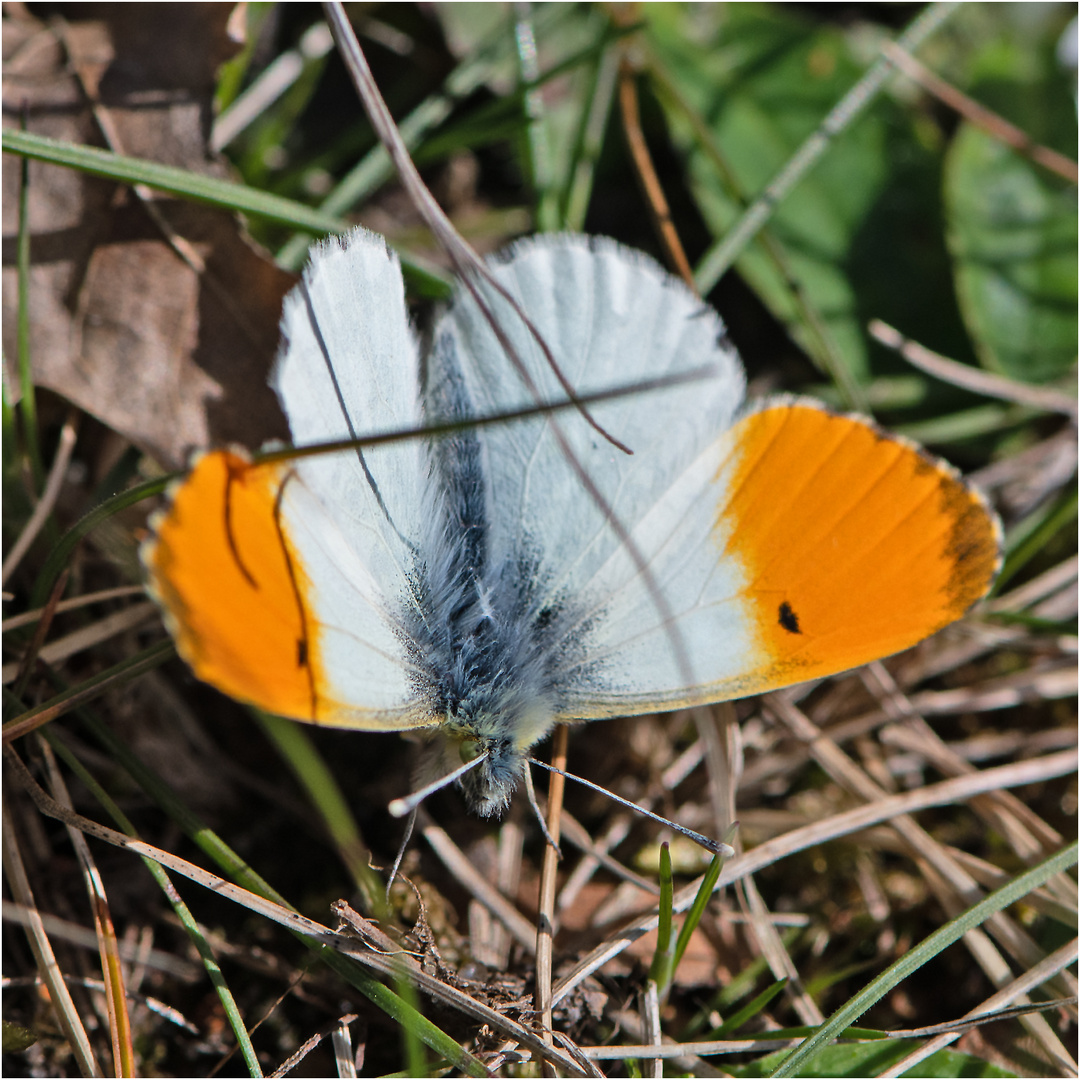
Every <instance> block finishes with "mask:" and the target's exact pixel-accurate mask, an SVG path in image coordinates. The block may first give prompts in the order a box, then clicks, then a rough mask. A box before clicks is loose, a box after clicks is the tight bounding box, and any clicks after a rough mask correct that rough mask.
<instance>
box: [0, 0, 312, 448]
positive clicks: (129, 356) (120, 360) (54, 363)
mask: <svg viewBox="0 0 1080 1080" xmlns="http://www.w3.org/2000/svg"><path fill="white" fill-rule="evenodd" d="M8 10H9V9H7V8H5V11H6V12H7V11H8ZM75 10H77V13H78V19H77V20H72V21H69V22H61V21H59V20H56V21H53V22H51V23H50V24H48V25H46V24H44V23H41V22H38V21H36V20H34V19H31V18H29V17H28V16H27V15H26V13H25V10H24V9H20V8H18V7H13V8H12V9H10V11H11V17H9V18H5V20H4V33H3V48H4V122H5V124H11V123H15V122H17V118H18V116H19V113H20V111H21V109H22V107H23V104H24V103H25V106H26V115H27V124H28V129H29V130H30V131H32V132H36V133H39V134H43V135H48V136H51V137H52V138H57V139H63V140H66V141H69V142H76V143H88V144H91V145H97V146H108V147H110V148H111V149H113V150H116V151H117V152H118V153H124V154H129V155H132V156H136V157H143V158H147V159H151V160H155V161H161V162H164V163H167V164H170V165H175V166H179V167H182V168H186V169H191V170H193V171H196V172H200V173H206V174H209V175H216V176H224V175H226V174H227V172H226V169H225V167H224V165H223V164H222V163H220V162H218V161H215V160H213V159H212V158H211V157H210V156H209V154H208V151H207V135H208V131H209V125H210V119H211V102H212V95H213V89H214V84H215V78H216V72H217V69H218V66H219V65H220V63H221V62H222V61H223V60H225V59H227V58H228V56H229V55H231V53H232V52H233V50H234V49H235V48H236V46H235V43H234V42H232V41H230V39H229V37H228V34H227V32H226V23H227V21H228V18H229V15H230V13H231V11H232V6H231V5H228V4H103V5H84V6H80V7H78V8H77V9H75ZM6 164H7V167H6V168H5V169H4V175H3V184H4V249H3V267H4V269H3V314H4V320H3V330H4V354H5V357H6V358H7V360H8V362H14V361H15V359H16V347H15V346H16V342H15V326H16V320H15V317H14V316H15V311H16V304H17V296H18V288H17V279H16V269H15V254H16V243H17V231H18V216H17V214H18V184H19V169H18V168H17V167H16V163H15V160H14V159H11V158H9V159H8V161H7V162H6ZM29 219H30V231H31V275H30V296H29V312H30V329H31V350H32V352H31V363H32V368H33V372H34V380H35V382H36V383H37V384H38V385H40V386H44V387H47V388H49V389H51V390H55V391H56V392H57V393H60V394H62V395H63V396H64V397H66V398H68V399H69V400H70V401H72V402H74V403H75V404H77V405H79V406H80V407H81V408H83V409H84V410H86V411H87V412H89V413H91V414H92V415H94V416H96V417H98V418H99V419H100V420H102V421H103V422H104V423H105V424H107V425H108V426H109V427H111V428H113V429H114V430H116V431H118V432H120V433H121V434H122V435H124V436H125V437H126V438H128V439H130V440H131V441H132V442H133V443H135V444H136V445H137V446H139V447H140V448H142V449H144V450H146V451H147V452H149V453H151V454H152V455H153V456H154V457H155V458H157V459H158V460H159V461H161V463H162V464H164V465H166V466H169V467H177V466H179V465H182V464H184V462H185V460H186V457H187V454H188V452H189V451H190V450H192V449H194V448H198V447H204V446H208V445H212V444H221V443H226V442H239V443H242V444H244V445H247V446H258V445H260V444H261V443H262V442H263V441H264V440H265V439H267V438H273V437H277V438H287V427H286V425H285V421H284V418H283V417H282V415H281V412H280V410H279V408H278V406H277V402H276V400H275V399H274V396H273V394H272V392H271V391H270V390H269V388H268V387H267V385H266V376H267V373H268V371H269V367H270V364H271V362H272V360H273V357H274V353H275V350H276V347H277V338H278V329H277V324H278V318H279V315H280V309H281V299H282V297H283V296H284V294H285V292H286V291H287V290H288V288H289V287H290V286H291V284H292V283H293V280H294V279H293V278H292V277H291V275H288V274H286V273H284V272H283V271H281V270H279V269H278V268H277V267H276V266H274V264H273V263H272V262H271V261H270V260H269V259H268V258H267V257H266V255H265V254H264V253H262V252H260V251H258V250H256V248H255V247H254V245H252V244H251V243H250V241H248V240H247V239H246V238H245V237H244V235H243V232H242V230H241V228H240V226H239V224H238V223H237V221H236V220H235V219H234V218H233V217H231V216H230V215H229V214H227V213H225V212H223V211H219V210H214V209H211V208H209V207H205V206H201V205H198V204H195V203H187V202H182V201H180V200H176V199H173V198H170V197H166V196H151V197H150V198H149V200H148V201H147V200H143V199H140V197H139V196H138V195H136V193H134V192H133V191H131V190H130V189H129V188H127V187H125V186H122V185H117V184H113V183H111V182H109V181H106V180H100V179H97V178H94V177H88V176H85V175H83V174H81V173H78V172H76V171H74V170H70V169H64V168H59V167H57V166H51V165H45V164H41V163H37V162H31V164H30V192H29Z"/></svg>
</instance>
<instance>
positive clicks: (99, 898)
mask: <svg viewBox="0 0 1080 1080" xmlns="http://www.w3.org/2000/svg"><path fill="white" fill-rule="evenodd" d="M39 747H40V749H41V751H42V753H43V754H44V757H45V761H46V764H47V767H48V771H49V785H50V787H51V788H52V791H53V797H54V798H55V799H56V801H57V802H58V803H59V804H60V805H61V806H64V807H66V808H67V809H68V810H72V803H71V796H70V795H69V794H68V790H67V785H66V784H65V783H64V779H63V776H62V775H61V773H60V770H59V769H58V767H57V763H56V758H55V757H53V754H52V750H51V748H50V747H49V745H48V743H46V742H44V740H42V739H40V737H39ZM68 837H69V839H70V840H71V844H72V846H73V847H74V848H75V854H76V855H77V857H78V860H79V865H80V867H81V868H82V872H83V879H84V881H85V884H86V891H87V893H88V894H89V897H90V906H91V909H92V911H93V913H94V929H95V932H96V935H97V941H98V954H99V958H100V961H101V972H102V976H103V982H104V985H105V1003H106V1008H107V1011H108V1018H109V1034H110V1036H111V1039H112V1052H113V1068H114V1070H115V1072H116V1075H117V1076H135V1075H137V1071H136V1062H135V1047H134V1045H133V1044H132V1035H131V1016H130V1014H129V1012H128V1005H127V990H126V988H125V982H124V971H123V968H122V966H121V963H120V951H119V949H118V947H117V941H116V929H115V927H114V926H113V920H112V915H111V914H110V913H109V898H108V896H107V894H106V892H105V884H104V882H103V881H102V879H101V874H100V873H99V872H98V868H97V865H96V864H95V862H94V858H93V856H92V855H91V854H90V848H89V846H88V845H87V843H86V839H85V837H84V836H83V835H82V834H81V833H80V832H79V831H78V830H77V829H72V828H70V827H69V829H68Z"/></svg>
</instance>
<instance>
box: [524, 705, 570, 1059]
mask: <svg viewBox="0 0 1080 1080" xmlns="http://www.w3.org/2000/svg"><path fill="white" fill-rule="evenodd" d="M567 738H568V731H567V727H566V725H565V724H560V725H559V726H558V727H557V728H556V729H555V735H554V737H553V739H552V745H551V764H552V765H553V766H554V767H555V768H556V769H558V770H559V772H553V773H551V776H550V780H549V783H548V809H547V833H548V841H547V844H546V846H545V847H544V860H543V863H542V865H541V869H540V900H539V903H538V905H537V908H538V912H537V924H536V992H535V1002H536V1004H535V1010H536V1015H537V1016H538V1017H539V1020H540V1030H541V1031H542V1032H543V1035H544V1039H545V1040H547V1041H549V1042H550V1041H551V1038H552V1035H551V1026H552V1025H551V1006H552V999H551V966H552V952H553V947H554V938H555V886H556V874H557V872H558V868H559V858H560V855H559V834H560V831H561V823H562V806H563V795H564V793H565V790H566V779H565V777H564V776H563V772H564V771H565V770H566V744H567ZM525 767H526V768H528V765H526V766H525Z"/></svg>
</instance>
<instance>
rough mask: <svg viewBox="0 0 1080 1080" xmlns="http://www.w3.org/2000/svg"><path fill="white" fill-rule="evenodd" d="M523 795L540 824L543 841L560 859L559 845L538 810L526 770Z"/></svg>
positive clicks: (531, 779)
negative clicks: (527, 797)
mask: <svg viewBox="0 0 1080 1080" xmlns="http://www.w3.org/2000/svg"><path fill="white" fill-rule="evenodd" d="M524 775H525V794H526V795H528V796H529V805H530V806H531V807H532V808H533V813H534V814H535V815H536V820H537V821H539V822H540V831H541V832H542V833H543V834H544V839H545V840H546V841H547V842H548V843H549V844H550V845H551V846H552V847H553V848H554V849H555V857H556V858H558V859H562V851H561V850H560V849H559V845H558V844H557V843H556V842H555V837H553V836H552V835H551V830H550V829H549V828H548V824H547V821H546V820H545V818H544V814H543V811H542V810H541V809H540V803H539V802H538V801H537V799H536V788H534V787H533V778H532V773H531V772H529V770H528V769H526V770H525V774H524Z"/></svg>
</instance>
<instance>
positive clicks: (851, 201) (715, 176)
mask: <svg viewBox="0 0 1080 1080" xmlns="http://www.w3.org/2000/svg"><path fill="white" fill-rule="evenodd" d="M669 7H670V8H674V5H670V6H669V5H658V6H656V8H659V9H661V10H660V11H659V12H658V13H657V14H656V15H655V16H654V17H653V20H652V22H651V24H650V27H651V29H652V31H653V34H652V38H653V43H654V46H655V49H656V54H657V57H658V63H659V65H662V68H663V71H664V73H665V78H666V79H667V80H669V81H670V84H671V86H672V88H673V90H674V94H675V95H676V96H677V98H678V99H680V100H681V105H682V106H683V107H679V106H677V105H676V104H675V103H674V100H672V101H668V100H667V95H664V100H665V104H666V106H667V110H668V121H669V124H670V126H671V130H672V134H673V137H674V138H675V141H676V144H677V145H678V146H679V147H680V149H682V150H683V151H684V153H685V154H686V156H687V164H688V173H689V179H690V184H691V191H692V194H693V196H694V199H695V201H696V203H697V208H698V210H699V211H700V212H701V214H702V216H703V218H704V219H705V222H706V223H707V225H708V227H709V231H710V234H711V235H712V236H713V237H714V238H716V239H717V240H719V239H720V238H722V237H724V235H725V234H726V233H727V232H728V230H729V229H730V228H731V227H732V225H733V224H734V223H735V222H736V221H737V220H738V219H739V218H740V216H741V214H742V210H743V209H744V208H745V206H746V205H748V203H749V201H750V200H751V199H752V198H754V197H756V196H757V195H759V194H760V193H761V192H762V191H763V190H764V188H765V187H766V185H767V184H768V183H769V182H770V181H772V180H773V179H774V177H775V176H776V175H777V174H778V173H779V172H780V170H781V169H782V168H783V167H784V166H785V165H786V164H787V163H788V162H789V160H790V159H791V157H792V155H793V154H794V153H795V151H796V150H798V149H799V148H800V147H801V146H802V145H803V143H804V141H805V140H806V139H807V138H808V137H809V136H810V135H812V134H813V133H814V132H815V131H817V130H818V129H819V126H820V125H821V123H822V121H823V120H824V118H825V117H826V115H828V113H829V112H830V110H831V109H832V107H833V106H834V105H835V104H836V102H837V100H839V99H840V98H841V97H843V95H844V94H846V93H847V91H848V90H850V89H851V87H852V86H854V85H855V84H856V83H857V82H858V80H859V79H860V77H861V76H862V75H863V73H864V72H865V71H866V68H867V64H866V59H865V57H866V47H865V46H866V43H865V41H863V42H860V41H859V40H858V38H857V36H856V35H853V34H852V35H849V34H845V33H842V32H839V31H837V30H835V29H833V28H831V27H821V26H815V25H812V24H805V23H803V22H802V21H800V20H799V19H797V18H795V17H794V16H792V15H790V14H789V13H788V12H787V11H786V10H777V9H764V10H763V9H760V8H757V7H756V6H751V5H745V6H744V5H730V6H728V5H725V6H724V13H721V12H720V11H719V10H718V11H717V12H716V14H714V15H713V16H712V23H711V24H709V25H705V26H702V27H701V28H700V29H699V30H698V32H697V33H693V34H691V33H687V32H686V30H685V28H683V27H682V26H681V25H679V24H677V23H676V22H675V19H676V13H675V12H674V11H671V10H668V9H669ZM656 8H650V9H649V10H650V12H653V11H655V10H656ZM718 8H719V6H718ZM710 11H711V8H710ZM661 16H663V17H661ZM695 18H696V19H697V20H698V22H699V23H702V24H704V23H705V22H706V16H704V15H702V14H700V13H697V14H696V15H695ZM687 109H688V110H690V111H689V112H687V111H686V110H687ZM938 176H939V164H938V162H937V159H936V155H935V152H934V147H933V145H932V140H928V139H926V138H925V137H923V135H922V133H921V132H920V131H919V130H918V124H917V121H916V119H915V118H913V117H912V115H911V114H910V112H906V111H905V110H903V109H901V108H899V107H898V106H897V104H896V103H895V102H893V101H892V100H890V99H888V98H885V97H881V98H879V99H878V100H876V101H874V103H873V104H872V105H871V106H870V107H869V108H867V109H866V110H865V111H864V112H862V113H861V114H860V115H859V116H858V118H857V119H856V120H855V121H854V122H853V123H852V124H851V125H850V126H849V127H848V128H847V129H846V130H843V131H841V132H840V134H839V135H838V136H837V137H836V138H835V139H834V140H833V141H832V142H831V144H830V145H829V147H828V150H827V152H826V153H825V154H824V156H823V157H822V158H821V160H820V161H818V162H817V163H816V164H815V165H814V167H813V168H812V170H811V171H810V172H809V173H808V174H807V175H805V176H804V177H803V178H802V179H801V180H800V181H799V183H798V185H797V186H796V187H795V188H794V190H792V191H791V193H790V194H789V195H788V196H787V197H786V198H785V199H784V200H783V201H782V202H781V203H780V204H779V205H778V206H777V207H776V208H775V210H774V211H773V213H772V215H771V218H770V220H769V222H768V224H767V226H766V230H767V234H768V238H767V239H766V238H765V237H759V238H758V240H757V241H755V242H753V243H751V244H750V245H749V246H748V247H747V248H745V249H744V250H743V252H742V253H741V255H740V256H739V258H738V260H737V262H736V268H737V270H738V272H739V274H740V275H741V276H742V278H743V279H744V280H745V281H746V282H747V283H748V284H749V286H750V287H751V288H752V289H753V291H754V292H755V293H756V294H757V295H758V297H759V298H760V299H761V301H762V302H763V303H764V304H765V306H766V307H767V308H768V309H769V310H770V311H771V312H772V313H773V314H774V315H775V316H776V317H777V318H778V319H780V320H781V321H782V322H783V323H784V324H785V326H786V327H787V329H788V332H789V334H790V335H791V337H792V338H793V340H794V341H795V342H796V343H797V344H798V345H799V346H800V347H801V348H802V349H803V350H804V351H805V352H806V353H807V354H808V355H809V356H810V357H811V358H812V359H813V360H814V361H815V362H816V363H817V364H818V366H819V367H820V368H821V369H822V370H824V371H828V372H830V374H832V375H833V377H834V378H835V379H836V380H837V382H838V384H840V385H846V386H847V387H848V389H847V391H846V396H847V397H849V398H850V397H851V396H852V394H851V384H852V383H855V384H865V383H866V382H867V381H868V379H869V374H870V357H871V345H870V342H869V340H868V338H867V335H866V331H865V323H866V320H867V317H868V315H869V314H870V313H873V314H877V315H878V316H879V317H881V318H884V319H886V321H892V320H895V322H894V325H898V326H904V327H905V328H906V331H905V332H908V333H910V334H911V335H912V336H914V337H917V338H918V340H923V341H926V340H929V341H934V342H935V343H936V345H937V347H938V348H940V349H942V350H945V351H953V352H956V351H960V350H959V348H958V347H959V346H960V345H962V342H963V334H962V326H961V323H960V320H959V317H958V314H957V312H956V310H955V307H954V305H953V304H952V303H951V302H950V300H949V298H950V295H951V283H950V281H949V279H948V277H947V274H946V273H945V272H944V271H943V269H942V260H943V259H944V257H945V255H946V252H945V248H944V244H943V243H942V241H941V236H940V233H941V229H940V224H939V223H938V222H937V221H936V219H935V216H934V215H933V214H931V216H930V217H929V218H928V217H927V207H930V208H931V209H932V208H933V207H935V206H936V205H937V202H938V198H937V194H936V189H937V187H938V184H939V180H938ZM943 297H944V301H943V299H942V298H943ZM885 312H889V313H890V314H889V315H888V316H886V315H885V314H884V313H885ZM864 405H865V403H864Z"/></svg>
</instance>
